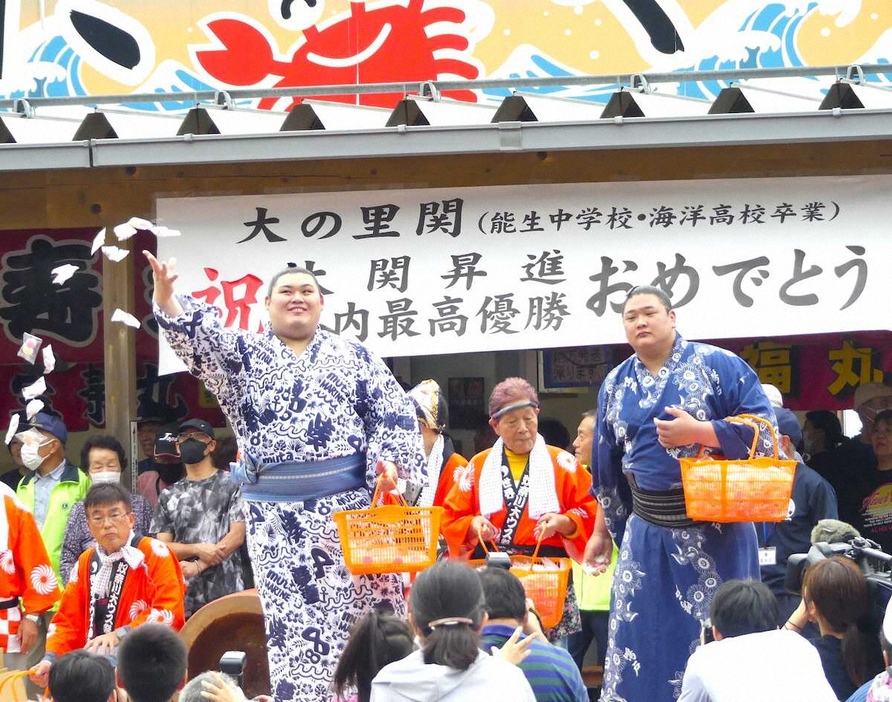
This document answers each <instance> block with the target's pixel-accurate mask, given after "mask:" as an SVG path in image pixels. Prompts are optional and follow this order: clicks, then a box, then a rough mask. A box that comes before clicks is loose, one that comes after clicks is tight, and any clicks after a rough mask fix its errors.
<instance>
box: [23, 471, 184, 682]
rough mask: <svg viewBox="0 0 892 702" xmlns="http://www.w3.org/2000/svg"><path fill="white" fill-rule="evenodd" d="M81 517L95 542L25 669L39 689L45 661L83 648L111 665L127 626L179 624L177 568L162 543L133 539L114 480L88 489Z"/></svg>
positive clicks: (125, 496) (126, 505)
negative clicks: (39, 653) (37, 655)
mask: <svg viewBox="0 0 892 702" xmlns="http://www.w3.org/2000/svg"><path fill="white" fill-rule="evenodd" d="M84 512H85V513H86V515H87V524H88V525H89V527H90V531H91V533H92V534H93V537H94V538H95V539H96V544H97V545H96V546H94V547H93V548H90V549H87V550H86V551H84V553H83V554H81V557H80V558H79V559H78V562H77V566H76V567H75V569H74V570H73V571H72V572H71V574H70V576H69V580H68V586H67V587H66V588H65V592H64V593H63V594H62V603H61V605H60V606H59V611H58V612H57V613H56V616H54V617H53V621H52V624H51V625H50V629H49V633H48V635H47V640H46V654H45V655H44V657H43V660H41V662H40V663H38V664H37V665H36V666H35V667H34V669H33V671H32V674H31V679H32V680H33V681H34V682H35V683H36V684H38V685H42V686H44V687H45V686H46V684H47V680H48V677H49V670H50V666H51V665H52V663H53V662H54V661H55V660H56V659H58V658H59V657H61V656H63V655H65V654H66V653H68V652H69V651H73V650H75V649H78V648H86V649H87V650H88V651H93V652H94V653H97V654H100V655H105V656H108V657H109V659H111V660H112V661H114V657H115V651H116V649H117V647H118V644H120V642H121V640H122V639H123V638H124V637H125V636H127V634H128V633H129V632H130V631H131V630H132V629H133V628H134V627H137V626H139V625H140V624H145V623H147V622H155V623H160V624H166V625H168V626H170V627H172V628H173V629H174V630H179V629H180V628H181V627H182V626H183V622H184V621H185V612H184V609H183V599H184V597H185V592H186V587H185V583H184V582H183V573H182V571H181V570H180V564H179V562H178V561H177V559H176V557H175V556H174V555H173V553H172V552H171V551H170V549H168V547H167V545H166V544H164V543H163V542H161V541H158V540H157V539H152V538H148V537H139V536H136V535H135V534H134V532H133V523H134V515H133V511H132V509H131V504H130V495H129V493H128V492H127V491H126V490H125V489H124V488H122V487H121V486H120V485H116V484H114V483H101V484H99V485H95V486H93V487H92V488H90V491H89V492H88V493H87V496H86V497H85V498H84Z"/></svg>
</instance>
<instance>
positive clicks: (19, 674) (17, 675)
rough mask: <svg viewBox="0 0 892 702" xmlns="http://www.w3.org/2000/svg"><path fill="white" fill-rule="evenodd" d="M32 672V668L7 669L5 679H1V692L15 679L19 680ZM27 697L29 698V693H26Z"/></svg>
mask: <svg viewBox="0 0 892 702" xmlns="http://www.w3.org/2000/svg"><path fill="white" fill-rule="evenodd" d="M30 674H31V671H30V670H17V671H7V672H6V673H5V674H4V677H3V680H0V692H3V689H4V688H5V687H6V686H7V685H8V684H9V683H11V682H13V681H15V680H19V679H22V678H26V677H28V676H29V675H30ZM25 699H28V695H27V694H26V695H25Z"/></svg>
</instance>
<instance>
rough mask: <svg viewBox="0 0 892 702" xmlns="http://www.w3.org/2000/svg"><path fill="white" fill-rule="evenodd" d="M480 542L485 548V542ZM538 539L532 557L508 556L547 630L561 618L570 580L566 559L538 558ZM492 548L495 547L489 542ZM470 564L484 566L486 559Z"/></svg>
mask: <svg viewBox="0 0 892 702" xmlns="http://www.w3.org/2000/svg"><path fill="white" fill-rule="evenodd" d="M480 545H481V546H482V547H483V550H484V551H487V548H486V544H485V543H484V541H483V539H480ZM541 545H542V540H541V539H540V540H539V541H538V542H537V543H536V550H535V551H533V555H532V556H511V569H510V570H511V572H512V573H513V574H514V575H515V576H517V578H518V580H520V582H521V584H522V585H523V590H524V592H526V595H527V597H529V598H530V599H531V600H532V601H533V605H534V606H535V608H536V613H537V614H538V615H539V619H540V620H541V622H542V626H543V627H545V628H546V629H551V628H552V627H555V626H557V625H558V623H559V622H560V621H561V619H563V617H564V601H565V600H566V599H567V586H568V584H569V582H570V572H571V570H570V559H569V558H539V546H541ZM492 546H493V550H495V551H498V547H497V546H496V545H495V544H492ZM470 564H471V565H472V566H477V567H479V566H483V565H486V561H483V560H473V561H471V563H470Z"/></svg>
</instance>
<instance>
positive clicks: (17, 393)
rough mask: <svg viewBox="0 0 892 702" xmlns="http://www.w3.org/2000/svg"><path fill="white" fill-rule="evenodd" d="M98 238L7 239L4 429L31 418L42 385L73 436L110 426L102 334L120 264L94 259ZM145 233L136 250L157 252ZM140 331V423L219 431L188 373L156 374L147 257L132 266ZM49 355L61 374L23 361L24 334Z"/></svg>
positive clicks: (0, 398) (57, 234) (216, 417)
mask: <svg viewBox="0 0 892 702" xmlns="http://www.w3.org/2000/svg"><path fill="white" fill-rule="evenodd" d="M95 236H96V230H95V229H63V230H52V231H8V232H4V233H3V240H4V246H3V251H4V253H3V255H2V259H0V261H2V270H0V327H2V333H0V358H2V361H3V362H2V363H0V387H2V388H3V389H4V392H2V393H0V422H2V423H3V424H2V426H3V427H5V426H7V424H8V419H9V417H10V416H11V415H12V413H14V412H20V411H23V410H24V409H25V406H26V405H27V400H26V398H25V397H24V395H23V390H24V389H25V388H28V387H29V386H31V385H32V384H33V383H35V382H37V381H39V379H40V378H43V379H44V381H45V383H46V392H45V393H43V394H42V395H41V396H40V397H39V398H38V399H40V400H41V401H43V402H44V403H45V406H46V407H47V408H48V409H50V410H52V411H54V412H57V413H58V414H59V415H61V416H62V417H63V418H64V420H65V423H66V425H67V426H68V429H69V430H70V431H88V430H90V429H92V428H98V427H103V426H105V423H106V417H105V383H106V377H105V366H104V355H103V348H104V344H103V330H102V272H103V269H104V267H105V266H113V265H117V264H115V263H113V262H111V261H109V260H107V259H104V258H103V256H102V253H101V252H97V253H96V254H91V253H90V250H91V243H92V241H93V238H94V237H95ZM154 248H155V239H154V237H153V236H151V235H150V234H147V233H140V234H138V235H137V236H136V237H135V241H134V248H133V250H135V251H141V250H143V249H149V250H154ZM61 266H73V267H74V268H76V269H77V270H75V272H74V274H73V275H72V276H71V277H70V278H68V279H67V280H65V281H62V282H54V277H55V276H54V275H53V270H54V269H57V268H59V267H61ZM134 266H135V269H136V275H135V279H136V281H137V290H136V295H135V306H136V308H135V310H125V311H127V312H130V313H132V314H134V315H135V316H136V318H137V319H138V320H139V321H140V322H141V323H142V326H141V327H140V329H138V330H137V332H136V334H137V343H136V365H137V413H136V417H135V418H138V417H149V416H152V417H155V416H164V417H168V418H170V419H171V420H174V421H175V420H179V419H185V418H187V417H201V418H203V419H206V420H207V421H209V422H211V423H213V424H214V425H216V426H221V425H222V423H223V417H222V414H221V412H220V410H219V409H218V408H217V407H216V406H215V405H214V403H208V401H207V397H208V396H207V393H204V392H202V388H201V385H200V383H199V382H198V381H197V380H196V379H195V378H193V377H192V376H190V375H189V374H188V373H178V374H176V375H167V376H159V375H158V330H157V325H156V324H155V320H154V317H153V316H152V308H151V271H150V269H149V266H148V263H147V262H146V261H145V259H144V258H143V257H142V256H136V258H134ZM26 333H27V334H32V335H34V336H37V337H39V338H40V339H41V340H42V342H43V343H42V346H41V350H42V349H44V348H46V347H47V346H52V352H53V355H54V356H55V367H54V368H53V369H52V371H50V372H47V373H44V365H43V357H42V354H41V353H40V352H38V354H37V355H36V357H35V359H34V360H35V363H34V364H31V363H28V362H27V361H26V360H23V359H22V358H20V357H19V356H18V355H17V353H18V350H19V348H20V347H21V345H22V341H23V338H24V334H26Z"/></svg>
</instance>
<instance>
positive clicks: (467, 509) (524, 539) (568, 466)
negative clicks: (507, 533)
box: [441, 446, 598, 562]
mask: <svg viewBox="0 0 892 702" xmlns="http://www.w3.org/2000/svg"><path fill="white" fill-rule="evenodd" d="M547 448H548V453H549V455H550V456H551V462H552V465H553V467H554V480H555V492H556V493H557V497H558V501H559V503H560V505H561V510H560V512H561V513H562V514H565V515H567V516H568V517H570V519H572V520H573V522H574V523H575V524H576V531H575V532H574V533H573V534H571V535H570V536H569V538H564V537H563V536H561V535H559V534H555V535H554V536H551V537H549V538H548V539H545V540H544V541H543V542H542V544H543V546H556V547H558V548H563V549H565V550H566V552H567V554H568V555H569V556H570V557H571V558H573V559H574V560H576V561H580V562H581V560H582V554H583V552H584V551H585V544H586V542H587V541H588V538H589V536H590V535H591V533H592V529H593V527H594V523H595V516H596V514H597V510H598V506H597V502H596V500H595V498H594V497H593V496H592V495H591V487H592V477H591V475H590V474H589V472H588V471H587V470H585V468H583V467H582V466H581V465H580V464H579V463H578V462H577V461H576V458H575V457H574V456H573V455H572V454H570V453H568V452H567V451H564V450H562V449H559V448H555V447H554V446H548V447H547ZM489 452H490V449H487V450H486V451H483V452H481V453H478V454H477V455H476V456H474V457H473V458H472V459H471V460H470V462H469V463H468V465H467V466H466V467H465V468H464V470H463V472H462V473H461V474H460V475H459V477H458V479H457V480H456V482H455V485H454V486H453V487H452V489H451V490H450V491H449V494H448V495H447V497H446V500H445V502H444V503H443V507H444V508H445V511H444V513H443V526H442V529H441V531H442V533H443V536H444V537H445V538H446V543H447V544H448V545H449V552H450V554H451V555H453V556H469V555H470V553H471V552H472V551H473V549H474V547H475V546H476V544H477V536H476V534H469V533H468V531H469V529H470V526H471V520H472V519H473V518H474V517H475V516H476V515H478V514H480V494H479V491H478V489H479V485H480V472H481V471H482V470H483V464H484V462H485V461H486V457H487V456H488V455H489ZM507 515H508V511H507V509H506V508H505V505H504V502H503V503H502V509H501V510H499V511H498V512H495V513H493V514H491V515H489V520H490V521H491V522H492V523H493V526H495V527H496V528H498V529H501V528H502V527H503V526H504V524H505V518H506V517H507ZM535 526H536V520H534V519H532V518H530V515H529V504H527V505H526V506H524V509H523V514H522V515H521V518H520V523H519V525H518V527H517V531H516V532H515V534H514V540H513V542H514V543H515V544H517V545H519V546H535V545H536V537H535V536H534V534H533V528H534V527H535Z"/></svg>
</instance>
